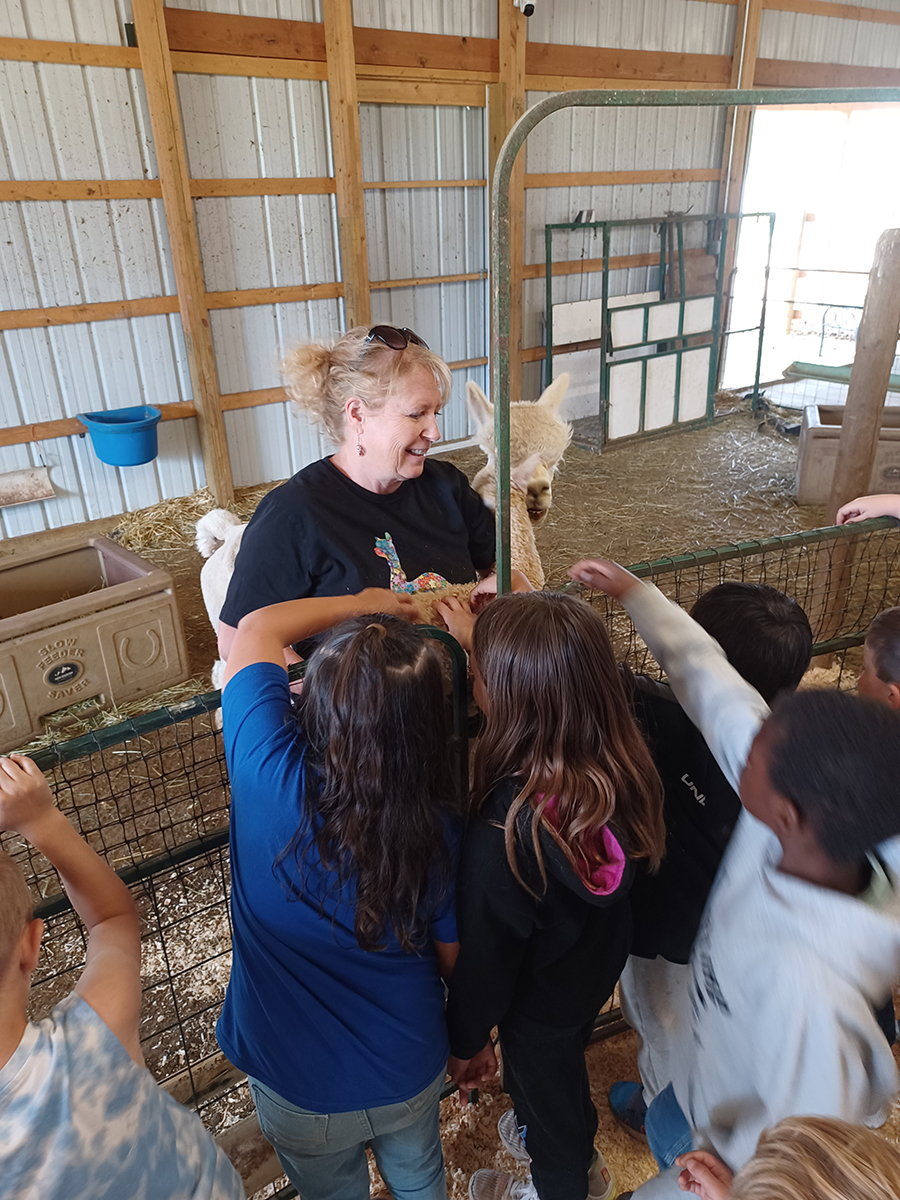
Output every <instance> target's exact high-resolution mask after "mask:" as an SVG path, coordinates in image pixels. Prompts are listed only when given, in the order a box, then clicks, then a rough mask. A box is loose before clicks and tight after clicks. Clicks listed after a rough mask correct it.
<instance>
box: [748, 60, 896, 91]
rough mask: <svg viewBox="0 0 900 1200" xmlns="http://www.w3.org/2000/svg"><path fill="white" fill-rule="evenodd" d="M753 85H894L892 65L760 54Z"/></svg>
mask: <svg viewBox="0 0 900 1200" xmlns="http://www.w3.org/2000/svg"><path fill="white" fill-rule="evenodd" d="M753 86H754V87H811V88H812V87H833V88H837V87H898V86H900V70H898V69H897V68H896V67H847V66H844V64H843V63H807V62H784V61H782V60H781V59H776V58H760V59H757V62H756V74H755V76H754V78H753Z"/></svg>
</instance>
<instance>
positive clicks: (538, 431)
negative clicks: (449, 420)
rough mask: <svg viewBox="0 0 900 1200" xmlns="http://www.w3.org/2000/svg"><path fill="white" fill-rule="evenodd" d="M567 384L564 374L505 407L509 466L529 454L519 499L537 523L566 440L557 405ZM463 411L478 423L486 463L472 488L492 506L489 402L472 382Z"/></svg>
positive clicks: (546, 505) (545, 507)
mask: <svg viewBox="0 0 900 1200" xmlns="http://www.w3.org/2000/svg"><path fill="white" fill-rule="evenodd" d="M568 386H569V376H568V375H565V374H564V375H560V376H559V378H558V379H554V381H553V383H551V384H550V386H549V387H548V388H547V389H546V390H545V391H544V393H543V394H542V395H541V397H540V399H539V400H536V401H535V402H534V403H533V404H532V403H529V402H528V401H521V400H517V401H514V402H513V403H512V404H511V405H510V406H509V424H510V432H509V452H510V466H511V468H512V470H516V469H517V468H518V467H520V466H521V465H522V464H523V463H524V462H525V461H526V460H527V459H529V458H532V457H533V456H535V457H534V462H535V464H536V465H535V466H534V469H533V471H532V473H531V477H530V480H529V482H528V485H527V488H526V489H525V503H526V506H527V509H528V516H529V519H530V520H531V523H532V524H533V525H539V524H540V523H541V522H542V521H543V520H544V518H545V517H546V516H547V513H548V512H549V511H550V508H551V506H552V504H553V476H554V475H555V474H556V471H557V466H558V464H559V461H560V459H561V458H562V456H563V455H564V454H565V452H566V450H567V448H568V446H569V443H570V442H571V440H572V427H571V425H568V424H567V423H566V422H565V421H562V420H560V418H559V415H558V410H559V406H560V404H561V403H562V399H563V397H564V396H565V394H566V388H567V387H568ZM466 394H467V399H468V402H469V412H470V413H471V415H472V419H473V421H475V423H476V424H477V425H478V430H477V433H476V435H475V436H476V437H477V438H478V444H479V445H480V446H481V449H482V450H483V451H484V453H485V454H486V455H487V460H488V461H487V465H486V466H485V467H482V469H481V470H480V471H479V472H478V474H477V475H476V477H475V480H474V483H473V487H474V488H475V490H476V491H477V492H478V493H479V494H480V495H481V496H482V498H483V499H484V501H485V503H486V504H487V505H488V507H489V508H491V509H492V508H493V507H494V500H493V489H494V462H495V455H494V406H493V405H492V404H491V402H490V401H489V400H488V398H487V396H485V394H484V392H483V391H482V390H481V388H480V387H478V385H477V384H474V383H468V384H467V385H466Z"/></svg>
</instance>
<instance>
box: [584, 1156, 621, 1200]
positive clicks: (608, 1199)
mask: <svg viewBox="0 0 900 1200" xmlns="http://www.w3.org/2000/svg"><path fill="white" fill-rule="evenodd" d="M616 1195H618V1189H617V1188H616V1180H615V1176H614V1175H613V1173H612V1171H611V1170H610V1169H609V1167H608V1166H607V1164H606V1159H605V1158H604V1157H603V1155H602V1154H601V1153H600V1151H599V1150H598V1149H597V1148H596V1147H594V1161H593V1162H592V1163H591V1169H590V1171H589V1172H588V1194H587V1200H612V1197H613V1196H616Z"/></svg>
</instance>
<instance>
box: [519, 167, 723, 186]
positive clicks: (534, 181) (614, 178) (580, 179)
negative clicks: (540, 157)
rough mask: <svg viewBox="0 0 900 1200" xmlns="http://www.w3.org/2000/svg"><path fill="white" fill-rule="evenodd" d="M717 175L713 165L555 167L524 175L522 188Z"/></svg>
mask: <svg viewBox="0 0 900 1200" xmlns="http://www.w3.org/2000/svg"><path fill="white" fill-rule="evenodd" d="M719 176H720V171H719V169H718V168H717V167H698V168H693V167H685V168H676V169H674V170H664V171H556V172H553V173H552V174H549V175H526V176H525V187H526V188H557V187H606V186H609V185H613V184H619V185H624V184H640V183H708V182H714V181H715V180H717V179H718V178H719Z"/></svg>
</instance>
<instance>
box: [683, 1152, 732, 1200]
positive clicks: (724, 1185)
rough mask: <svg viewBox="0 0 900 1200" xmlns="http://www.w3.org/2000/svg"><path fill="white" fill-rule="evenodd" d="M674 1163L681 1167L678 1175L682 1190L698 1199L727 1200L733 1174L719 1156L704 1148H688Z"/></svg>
mask: <svg viewBox="0 0 900 1200" xmlns="http://www.w3.org/2000/svg"><path fill="white" fill-rule="evenodd" d="M675 1164H676V1166H679V1167H682V1168H683V1170H682V1172H681V1174H680V1175H679V1176H678V1186H679V1187H680V1188H681V1190H682V1191H683V1192H691V1193H692V1194H693V1195H695V1196H699V1197H700V1200H728V1189H729V1188H730V1187H731V1183H732V1180H733V1179H734V1176H733V1175H732V1174H731V1172H730V1171H729V1170H728V1168H727V1167H726V1166H725V1164H724V1163H723V1162H722V1160H721V1159H720V1158H716V1156H715V1155H714V1154H710V1153H709V1152H708V1151H706V1150H690V1151H688V1153H687V1154H682V1155H679V1157H678V1158H676V1159H675Z"/></svg>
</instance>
